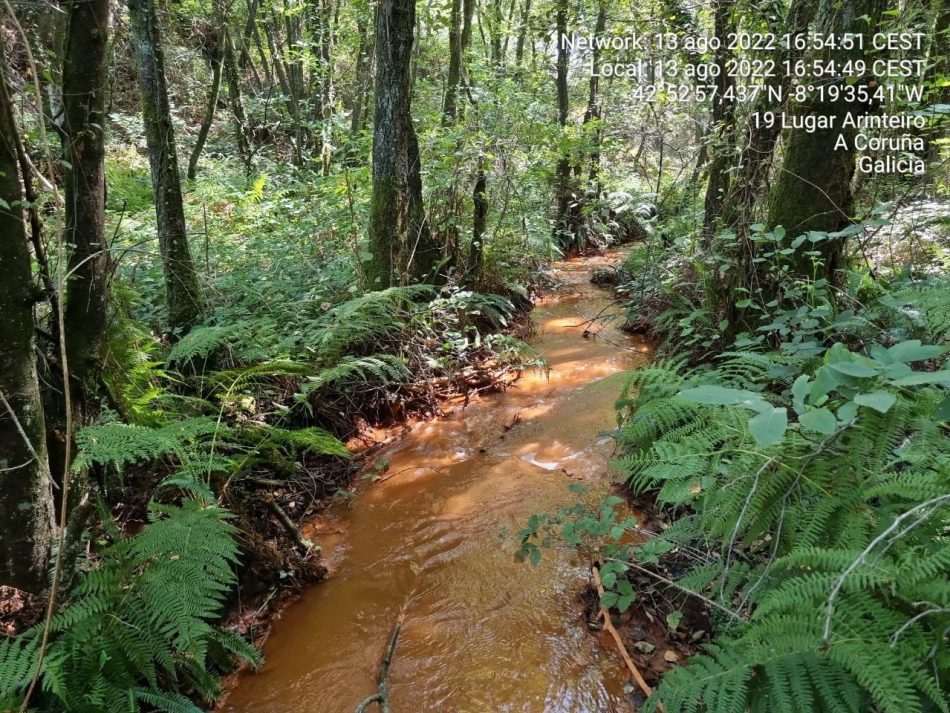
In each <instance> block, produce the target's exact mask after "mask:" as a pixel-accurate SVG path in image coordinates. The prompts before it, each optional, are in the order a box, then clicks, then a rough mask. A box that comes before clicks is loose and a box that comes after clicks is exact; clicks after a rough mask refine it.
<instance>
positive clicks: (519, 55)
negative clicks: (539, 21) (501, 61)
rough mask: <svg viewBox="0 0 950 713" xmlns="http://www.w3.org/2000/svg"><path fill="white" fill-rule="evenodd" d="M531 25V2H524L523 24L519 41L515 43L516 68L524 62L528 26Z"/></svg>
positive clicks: (519, 31)
mask: <svg viewBox="0 0 950 713" xmlns="http://www.w3.org/2000/svg"><path fill="white" fill-rule="evenodd" d="M530 24H531V0H524V8H523V9H522V11H521V23H520V24H519V26H518V41H517V43H515V66H516V67H521V62H522V61H523V60H524V43H525V40H527V38H528V26H529V25H530Z"/></svg>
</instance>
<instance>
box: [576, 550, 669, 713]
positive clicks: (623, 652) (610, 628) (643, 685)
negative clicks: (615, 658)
mask: <svg viewBox="0 0 950 713" xmlns="http://www.w3.org/2000/svg"><path fill="white" fill-rule="evenodd" d="M591 573H592V574H593V575H594V585H595V586H596V587H597V595H598V596H599V597H600V598H601V599H603V597H604V584H603V582H601V581H600V571H599V570H598V569H597V567H591ZM600 616H601V618H602V619H603V620H604V630H605V631H606V632H607V633H609V634H610V635H611V637H613V640H614V641H615V642H616V644H617V648H618V649H620V656H621V658H623V661H624V663H625V664H627V668H628V669H630V674H631V675H632V676H633V680H634V682H636V684H637V686H639V687H640V690H641V691H643V694H644V695H645V696H646V697H647V698H649V697H650V696H652V695H653V689H652V688H651V687H650V684H648V683H647V682H646V681H645V680H644V678H643V674H641V673H640V669H638V668H637V666H636V664H635V663H634V662H633V659H632V658H630V653H629V652H628V651H627V647H626V646H624V645H623V640H622V639H621V638H620V634H618V633H617V629H615V628H614V623H613V622H612V621H611V620H610V612H609V611H607V610H606V609H604V607H603V605H601V607H600ZM656 708H657V710H658V711H660V713H663V705H662V704H660V705H657V707H656Z"/></svg>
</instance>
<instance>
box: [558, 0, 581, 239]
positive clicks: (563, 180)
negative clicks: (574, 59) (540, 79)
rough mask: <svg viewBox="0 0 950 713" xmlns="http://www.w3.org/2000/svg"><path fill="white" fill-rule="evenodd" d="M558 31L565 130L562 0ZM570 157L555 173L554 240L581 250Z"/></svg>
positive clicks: (562, 1)
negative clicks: (574, 207) (574, 208)
mask: <svg viewBox="0 0 950 713" xmlns="http://www.w3.org/2000/svg"><path fill="white" fill-rule="evenodd" d="M555 14H556V22H557V31H556V33H555V41H556V42H557V76H556V86H557V123H558V126H560V127H561V130H562V131H563V130H564V129H565V128H566V127H567V117H568V111H569V103H568V102H569V95H568V86H567V71H568V60H569V52H568V48H567V43H566V42H565V41H564V40H565V38H566V36H567V0H558V2H557V6H556V10H555ZM571 176H572V171H571V161H570V156H569V155H568V154H567V153H566V152H565V153H563V154H562V155H561V157H560V158H559V159H558V162H557V167H556V168H555V172H554V183H555V197H556V201H557V207H556V215H555V219H554V235H553V238H554V241H555V243H556V244H557V245H558V246H559V247H561V248H562V249H565V250H572V249H578V250H579V249H580V248H581V245H580V235H579V232H578V228H579V226H578V225H577V224H576V223H577V221H576V214H575V211H574V210H573V204H575V203H576V200H575V195H574V185H573V181H572V180H571Z"/></svg>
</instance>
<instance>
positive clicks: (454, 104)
mask: <svg viewBox="0 0 950 713" xmlns="http://www.w3.org/2000/svg"><path fill="white" fill-rule="evenodd" d="M461 76H462V0H452V14H451V16H450V18H449V70H448V77H447V78H446V80H445V97H443V99H442V125H443V126H449V125H450V124H454V123H455V120H456V119H457V118H458V92H459V82H460V81H461Z"/></svg>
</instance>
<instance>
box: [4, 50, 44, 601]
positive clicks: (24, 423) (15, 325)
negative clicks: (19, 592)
mask: <svg viewBox="0 0 950 713" xmlns="http://www.w3.org/2000/svg"><path fill="white" fill-rule="evenodd" d="M3 49H4V48H3V47H2V44H0V51H2V50H3ZM0 59H2V58H0ZM7 71H8V68H7V67H6V63H5V62H0V396H2V398H0V585H9V586H14V587H17V588H19V589H25V590H27V591H32V592H38V591H40V590H41V589H42V588H43V585H44V582H45V579H46V578H45V573H46V561H47V558H48V556H49V548H50V543H51V541H52V532H53V497H52V480H51V477H50V468H49V460H48V459H47V455H46V426H45V423H44V418H43V407H42V403H41V401H40V388H39V381H38V378H37V372H36V361H35V356H34V354H35V351H34V334H35V330H34V326H33V305H34V304H35V302H36V301H37V299H38V297H39V296H40V294H41V293H40V291H39V290H38V288H37V286H36V285H35V284H34V282H33V275H32V265H31V257H30V250H29V247H28V242H27V233H26V224H25V222H24V213H23V200H24V192H23V184H22V182H21V180H20V173H19V170H18V162H19V156H18V151H17V148H16V147H17V146H18V145H19V139H18V137H17V127H16V124H15V123H14V118H13V106H12V102H11V100H10V94H9V91H8V89H7V86H6V76H7Z"/></svg>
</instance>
